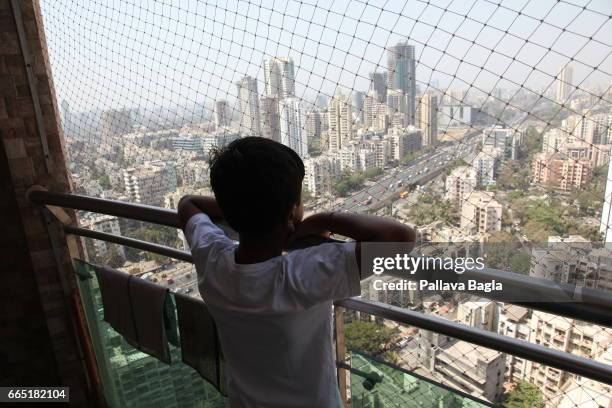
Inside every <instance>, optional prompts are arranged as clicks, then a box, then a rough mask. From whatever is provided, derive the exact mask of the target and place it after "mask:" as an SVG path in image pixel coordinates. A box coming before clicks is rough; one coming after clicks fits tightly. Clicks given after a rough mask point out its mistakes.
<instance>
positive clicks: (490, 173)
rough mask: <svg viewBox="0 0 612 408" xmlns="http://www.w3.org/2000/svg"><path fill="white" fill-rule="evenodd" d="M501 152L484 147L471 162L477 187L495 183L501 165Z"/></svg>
mask: <svg viewBox="0 0 612 408" xmlns="http://www.w3.org/2000/svg"><path fill="white" fill-rule="evenodd" d="M501 156H502V151H501V150H500V149H497V148H493V147H491V146H485V147H483V148H482V150H481V151H480V152H479V153H478V154H477V155H476V157H475V158H474V160H473V161H472V167H473V168H474V169H475V170H476V180H477V182H478V185H479V186H484V187H486V186H489V185H491V184H494V183H495V180H496V179H497V173H498V170H499V166H500V164H501V160H500V157H501Z"/></svg>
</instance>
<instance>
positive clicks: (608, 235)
mask: <svg viewBox="0 0 612 408" xmlns="http://www.w3.org/2000/svg"><path fill="white" fill-rule="evenodd" d="M599 231H600V232H601V233H602V234H603V241H604V242H612V165H611V164H610V163H608V177H607V178H606V191H605V195H604V200H603V208H602V210H601V222H600V224H599Z"/></svg>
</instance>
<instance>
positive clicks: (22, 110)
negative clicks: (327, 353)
mask: <svg viewBox="0 0 612 408" xmlns="http://www.w3.org/2000/svg"><path fill="white" fill-rule="evenodd" d="M16 3H17V4H19V5H20V7H21V14H22V18H23V22H24V29H25V33H26V38H27V48H28V49H29V53H30V55H31V57H32V62H33V64H32V66H33V70H34V74H35V77H36V80H37V86H36V87H37V92H38V95H39V98H40V107H41V110H42V114H43V120H42V121H43V122H44V128H45V131H46V138H47V141H48V145H49V151H50V159H51V164H52V168H51V171H50V172H48V171H47V168H46V166H45V160H44V154H43V148H42V143H41V140H40V135H39V132H38V129H37V122H36V117H35V110H34V101H33V98H32V94H31V90H30V86H29V83H28V79H27V71H26V67H25V64H24V58H23V54H22V49H21V47H20V43H19V37H18V32H17V26H16V24H15V19H14V16H13V11H12V9H11V2H10V1H9V0H0V138H1V142H2V143H0V367H2V368H1V369H0V384H1V385H3V386H8V385H64V386H69V387H70V388H71V401H72V402H73V404H74V405H75V406H79V405H80V406H93V403H91V402H88V401H87V400H88V399H90V398H92V397H90V396H89V395H88V394H89V391H88V386H87V383H88V374H87V372H88V370H86V368H85V367H86V365H85V363H84V358H83V355H87V353H83V352H81V351H80V342H79V339H78V337H79V336H78V335H76V334H75V330H78V324H77V325H75V324H74V322H73V321H71V318H70V316H71V314H70V310H73V311H74V308H72V307H70V306H69V305H71V304H75V303H78V302H75V299H74V298H71V297H70V296H65V291H64V290H63V288H62V285H61V283H60V274H63V276H65V278H66V281H67V283H68V285H67V287H68V288H72V287H74V280H73V274H72V269H71V268H72V267H71V265H70V254H68V251H67V244H66V238H65V237H64V236H63V234H57V233H56V234H51V235H50V234H49V232H48V230H47V228H46V227H45V224H44V222H43V218H42V216H41V213H40V212H39V211H38V210H37V209H36V208H34V207H33V206H32V205H30V204H29V203H28V202H27V200H26V199H25V192H26V190H27V188H28V187H30V186H31V185H33V184H38V185H43V186H45V187H47V188H48V189H49V190H53V191H69V190H70V184H69V180H68V176H67V172H66V166H65V161H64V157H65V155H64V148H63V145H62V138H61V137H60V128H59V126H58V123H59V116H58V113H57V112H58V109H57V104H56V101H55V93H54V88H53V82H52V78H51V75H50V68H49V60H48V56H47V52H46V42H45V38H44V33H43V29H42V19H41V15H40V9H39V7H38V2H37V1H36V0H19V1H17V2H16ZM71 216H73V215H71ZM51 240H53V242H55V243H56V244H57V247H58V248H59V249H60V251H59V253H58V254H59V267H58V262H56V257H55V256H54V252H53V250H52V246H51ZM73 244H74V242H73ZM76 247H78V245H77V246H76ZM72 248H75V246H74V245H72ZM68 292H70V290H69V291H68ZM76 315H77V316H78V310H76ZM76 321H77V322H78V318H76Z"/></svg>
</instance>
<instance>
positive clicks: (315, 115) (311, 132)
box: [304, 107, 323, 140]
mask: <svg viewBox="0 0 612 408" xmlns="http://www.w3.org/2000/svg"><path fill="white" fill-rule="evenodd" d="M321 116H322V115H321V111H320V110H319V108H317V107H312V108H311V109H309V110H308V111H307V112H306V127H305V129H304V130H305V131H306V137H307V138H308V140H317V139H320V138H321V132H322V127H323V124H322V123H321V119H322V117H321Z"/></svg>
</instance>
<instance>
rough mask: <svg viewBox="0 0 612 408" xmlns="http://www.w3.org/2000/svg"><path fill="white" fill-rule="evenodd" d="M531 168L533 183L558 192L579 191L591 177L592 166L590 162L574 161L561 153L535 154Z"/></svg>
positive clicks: (583, 160) (585, 160) (586, 160)
mask: <svg viewBox="0 0 612 408" xmlns="http://www.w3.org/2000/svg"><path fill="white" fill-rule="evenodd" d="M531 166H532V174H533V181H534V182H535V183H543V184H548V185H550V186H553V187H556V188H558V189H560V190H570V189H572V188H576V189H580V188H582V187H584V186H585V185H586V184H587V183H588V182H589V181H590V180H591V178H592V176H593V165H592V163H591V161H590V160H588V159H578V160H575V159H572V158H567V157H566V156H565V155H563V154H561V153H555V154H552V155H550V154H546V153H540V154H537V155H536V156H535V157H534V159H533V162H532V164H531Z"/></svg>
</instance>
